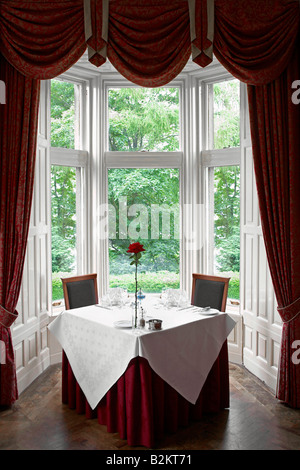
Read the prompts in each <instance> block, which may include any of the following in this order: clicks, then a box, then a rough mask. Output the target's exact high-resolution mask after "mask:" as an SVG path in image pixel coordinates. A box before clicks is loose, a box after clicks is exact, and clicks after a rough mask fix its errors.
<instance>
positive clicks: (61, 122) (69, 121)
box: [51, 80, 75, 148]
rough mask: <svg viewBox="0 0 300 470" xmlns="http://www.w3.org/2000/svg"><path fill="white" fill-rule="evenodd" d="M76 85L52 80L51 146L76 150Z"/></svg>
mask: <svg viewBox="0 0 300 470" xmlns="http://www.w3.org/2000/svg"><path fill="white" fill-rule="evenodd" d="M74 109H75V96H74V85H73V84H72V83H69V82H64V81H61V80H51V146H52V147H63V148H74V143H75V134H74V125H75V121H74V119H75V111H74Z"/></svg>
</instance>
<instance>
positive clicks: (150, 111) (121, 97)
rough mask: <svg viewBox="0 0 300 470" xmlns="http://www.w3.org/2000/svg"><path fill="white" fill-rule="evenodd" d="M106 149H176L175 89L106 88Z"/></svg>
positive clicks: (176, 105)
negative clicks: (107, 115) (107, 120)
mask: <svg viewBox="0 0 300 470" xmlns="http://www.w3.org/2000/svg"><path fill="white" fill-rule="evenodd" d="M108 114H109V136H108V137H109V150H112V151H130V152H134V151H142V150H149V151H157V152H158V151H176V150H179V89H178V88H153V89H151V88H110V89H109V91H108Z"/></svg>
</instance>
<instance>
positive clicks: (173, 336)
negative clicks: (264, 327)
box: [48, 305, 235, 409]
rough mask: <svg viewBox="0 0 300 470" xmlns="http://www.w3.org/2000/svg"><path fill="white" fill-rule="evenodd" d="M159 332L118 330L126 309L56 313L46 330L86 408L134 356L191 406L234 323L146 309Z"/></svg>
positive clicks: (223, 316) (220, 316)
mask: <svg viewBox="0 0 300 470" xmlns="http://www.w3.org/2000/svg"><path fill="white" fill-rule="evenodd" d="M147 315H151V316H152V317H153V318H159V319H162V320H163V325H162V326H163V329H162V330H160V331H150V330H149V329H148V325H147V326H146V328H145V330H142V331H141V332H140V334H136V333H135V332H134V331H133V330H131V329H118V328H115V327H114V322H115V321H119V320H131V311H130V309H126V308H123V309H117V308H115V309H113V310H106V309H103V308H100V307H98V306H96V305H95V306H94V305H93V306H89V307H83V308H79V309H73V310H67V311H64V312H62V313H61V314H60V315H59V316H58V317H57V318H56V319H55V320H54V321H53V322H52V323H51V324H50V325H49V326H48V328H49V330H50V331H51V333H52V334H53V335H54V336H55V337H56V338H57V340H58V341H59V343H60V344H61V346H62V348H63V349H64V351H65V352H66V354H67V357H68V360H69V362H70V365H71V367H72V370H73V372H74V375H75V377H76V380H77V382H78V383H79V385H80V387H81V389H82V391H83V392H84V394H85V397H86V399H87V400H88V402H89V404H90V406H91V408H92V409H94V408H95V407H96V406H97V404H98V403H99V401H100V400H101V398H103V397H104V395H105V394H106V393H107V392H108V390H109V389H110V388H111V387H112V386H113V385H114V383H116V381H117V380H118V379H119V378H120V376H121V375H122V374H123V373H124V372H125V370H126V369H127V366H128V364H129V362H130V360H131V359H132V358H134V357H136V356H141V357H144V358H146V359H147V360H148V362H149V364H150V366H151V367H152V369H153V370H154V371H155V372H156V373H157V374H158V375H159V376H160V377H161V378H163V379H164V380H165V381H166V382H167V383H168V384H169V385H171V386H172V387H173V388H174V389H175V390H177V392H178V393H180V394H181V395H182V396H183V397H184V398H186V399H187V400H188V401H189V402H191V403H193V404H194V403H195V402H196V400H197V398H198V396H199V393H200V391H201V388H202V386H203V385H204V382H205V380H206V378H207V375H208V373H209V371H210V369H211V367H212V365H213V363H214V362H215V360H216V359H217V357H218V354H219V352H220V350H221V347H222V345H223V343H224V341H225V340H226V338H227V336H228V335H229V333H230V332H231V330H232V329H233V328H234V325H235V321H234V320H233V319H232V318H231V317H230V316H229V315H228V314H226V313H219V314H217V315H213V316H212V315H210V316H208V315H202V314H200V313H199V312H195V311H191V310H183V311H177V309H176V308H174V309H170V310H166V309H163V308H161V309H159V310H152V311H150V310H148V312H147Z"/></svg>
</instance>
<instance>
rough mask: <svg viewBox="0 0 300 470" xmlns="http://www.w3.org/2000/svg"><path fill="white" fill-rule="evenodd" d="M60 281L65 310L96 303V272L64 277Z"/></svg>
mask: <svg viewBox="0 0 300 470" xmlns="http://www.w3.org/2000/svg"><path fill="white" fill-rule="evenodd" d="M61 281H62V285H63V291H64V299H65V308H66V310H70V309H72V308H80V307H86V306H88V305H95V304H97V303H98V289H97V274H84V275H81V276H73V277H65V278H61Z"/></svg>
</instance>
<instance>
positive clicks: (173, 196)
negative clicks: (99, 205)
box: [108, 168, 179, 274]
mask: <svg viewBox="0 0 300 470" xmlns="http://www.w3.org/2000/svg"><path fill="white" fill-rule="evenodd" d="M108 182H109V184H108V188H109V193H108V201H109V203H110V204H111V206H112V207H113V208H114V213H115V214H116V228H117V231H116V234H115V235H116V236H115V237H114V238H110V241H109V255H110V272H111V274H117V273H121V272H122V273H126V272H128V271H129V270H130V267H129V263H128V256H127V254H126V250H127V248H128V245H129V240H128V238H126V239H122V234H121V233H120V231H119V227H120V225H119V222H120V220H119V212H120V207H119V203H120V200H121V198H126V202H127V210H128V209H129V208H130V207H132V206H133V205H134V204H140V205H142V206H143V210H145V211H147V213H146V218H147V220H148V226H147V233H141V234H140V237H139V239H138V241H140V243H142V244H143V245H144V247H145V249H146V252H145V253H143V257H142V260H141V268H140V271H147V272H151V271H152V272H155V271H161V270H165V269H166V268H167V269H168V270H169V271H175V272H178V270H179V239H178V237H176V233H174V215H173V212H172V213H171V216H170V225H168V224H167V227H163V226H162V223H160V224H159V227H158V232H157V233H156V234H155V236H156V237H157V238H156V239H152V237H153V233H151V228H152V229H153V225H152V226H151V223H152V222H153V213H151V207H153V205H154V204H156V205H157V206H158V207H159V208H161V207H162V206H163V205H167V206H168V207H170V206H171V205H172V204H174V206H175V210H174V212H175V217H178V210H177V212H176V209H178V206H177V205H178V204H179V171H178V170H177V169H140V168H134V169H131V168H129V169H111V170H109V174H108ZM139 216H140V212H139V211H137V213H134V214H133V215H132V216H131V217H130V216H129V217H128V219H127V232H129V235H130V225H131V223H132V221H133V220H134V219H136V217H139ZM161 221H162V220H161ZM176 222H177V220H176ZM163 228H165V229H166V228H167V232H168V229H169V228H170V232H169V235H170V238H169V239H163ZM139 230H140V227H139V226H138V227H137V232H139ZM133 241H137V239H134V240H133Z"/></svg>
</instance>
